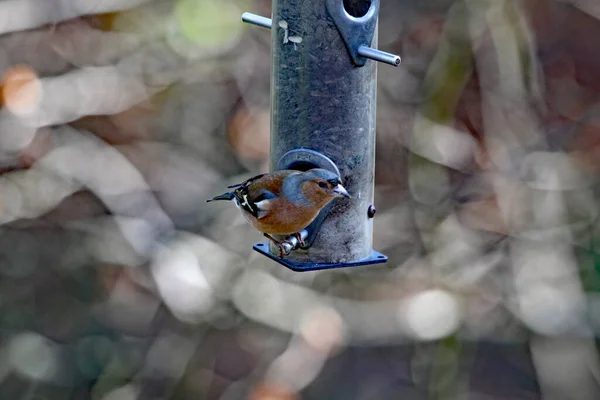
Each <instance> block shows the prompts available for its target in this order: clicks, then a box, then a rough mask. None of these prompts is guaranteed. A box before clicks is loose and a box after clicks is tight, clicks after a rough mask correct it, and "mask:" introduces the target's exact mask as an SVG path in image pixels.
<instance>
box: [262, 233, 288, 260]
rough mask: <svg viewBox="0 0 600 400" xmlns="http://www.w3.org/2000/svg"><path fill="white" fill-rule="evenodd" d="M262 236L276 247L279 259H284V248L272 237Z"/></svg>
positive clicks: (266, 234)
mask: <svg viewBox="0 0 600 400" xmlns="http://www.w3.org/2000/svg"><path fill="white" fill-rule="evenodd" d="M264 235H265V237H266V238H267V239H269V240H270V241H272V242H273V244H274V245H275V246H277V248H278V249H279V258H283V257H285V256H286V255H287V254H288V252H287V251H286V249H285V247H284V246H283V244H282V243H281V242H280V241H279V240H277V239H275V238H274V237H273V236H271V235H269V234H268V233H265V234H264Z"/></svg>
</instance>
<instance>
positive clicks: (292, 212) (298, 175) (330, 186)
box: [207, 168, 350, 257]
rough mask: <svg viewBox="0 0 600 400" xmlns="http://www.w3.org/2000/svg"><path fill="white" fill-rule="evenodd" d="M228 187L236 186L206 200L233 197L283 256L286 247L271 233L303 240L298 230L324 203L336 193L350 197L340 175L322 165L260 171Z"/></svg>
mask: <svg viewBox="0 0 600 400" xmlns="http://www.w3.org/2000/svg"><path fill="white" fill-rule="evenodd" d="M229 188H230V189H234V188H235V190H233V191H232V192H227V193H223V194H222V195H219V196H216V197H214V198H212V199H209V200H207V202H209V201H215V200H233V201H234V203H235V204H236V206H237V207H238V208H240V209H241V210H242V214H243V215H244V217H246V220H247V221H248V222H250V224H252V226H254V227H255V228H256V229H257V230H258V231H260V232H262V233H263V234H264V236H265V237H267V238H268V239H269V240H272V241H273V243H275V245H277V247H278V248H279V251H280V256H281V257H283V256H284V255H285V251H284V248H283V246H282V245H281V242H279V241H278V240H276V239H275V238H273V237H272V236H271V235H294V236H295V237H296V238H297V239H298V242H299V243H302V238H301V236H300V234H299V232H300V231H301V230H302V229H304V228H306V227H307V226H308V225H310V223H311V222H312V221H313V220H314V219H315V218H316V217H317V215H318V214H319V212H320V211H321V209H322V208H323V207H325V206H326V205H327V204H329V202H331V201H332V200H333V199H334V198H336V197H342V196H343V197H346V198H350V195H349V194H348V192H347V191H346V189H345V188H344V187H343V186H342V183H341V181H340V178H339V177H338V176H337V175H336V174H334V173H333V172H330V171H328V170H325V169H320V168H315V169H310V170H308V171H305V172H301V171H294V170H282V171H275V172H272V173H268V174H261V175H258V176H255V177H253V178H250V179H248V180H246V181H244V182H242V183H240V184H237V185H233V186H229Z"/></svg>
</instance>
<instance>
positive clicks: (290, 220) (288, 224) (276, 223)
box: [244, 200, 319, 235]
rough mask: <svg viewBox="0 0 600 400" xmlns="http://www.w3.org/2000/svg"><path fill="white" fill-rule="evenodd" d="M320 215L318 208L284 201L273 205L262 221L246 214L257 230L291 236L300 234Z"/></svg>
mask: <svg viewBox="0 0 600 400" xmlns="http://www.w3.org/2000/svg"><path fill="white" fill-rule="evenodd" d="M318 214H319V209H318V208H315V207H301V206H298V205H295V204H293V203H292V202H289V201H284V200H279V201H277V202H276V203H275V204H273V205H272V208H271V209H270V211H269V214H268V215H267V216H265V217H264V218H261V219H257V218H255V217H254V216H252V215H250V214H248V213H246V212H245V213H244V215H245V217H246V219H247V220H248V222H250V223H251V224H252V226H254V227H255V228H256V229H257V230H259V231H260V232H263V233H268V234H272V235H289V234H292V233H296V232H299V231H301V230H302V229H304V228H306V227H307V226H308V225H310V223H311V222H312V221H313V220H314V219H315V218H316V217H317V215H318Z"/></svg>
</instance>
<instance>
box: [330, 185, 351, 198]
mask: <svg viewBox="0 0 600 400" xmlns="http://www.w3.org/2000/svg"><path fill="white" fill-rule="evenodd" d="M333 193H335V194H336V195H338V196H344V197H346V198H347V199H349V198H350V195H349V194H348V192H347V191H346V189H344V187H343V186H342V185H340V184H338V185H337V186H336V187H334V188H333Z"/></svg>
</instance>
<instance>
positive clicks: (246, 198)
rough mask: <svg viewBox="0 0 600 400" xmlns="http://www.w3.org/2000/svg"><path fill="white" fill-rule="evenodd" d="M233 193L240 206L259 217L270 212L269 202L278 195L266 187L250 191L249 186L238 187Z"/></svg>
mask: <svg viewBox="0 0 600 400" xmlns="http://www.w3.org/2000/svg"><path fill="white" fill-rule="evenodd" d="M233 194H234V196H235V199H236V201H237V204H238V205H239V206H240V208H241V209H243V210H244V211H246V212H248V213H250V214H251V215H253V216H254V217H255V218H258V219H260V218H263V217H264V216H265V215H267V214H268V211H269V209H270V206H269V203H270V202H271V201H272V200H273V199H275V198H277V195H275V194H273V193H272V192H270V191H268V190H266V189H261V190H259V191H258V192H257V191H252V192H250V191H248V187H247V186H243V187H240V188H238V189H236V190H235V191H234V192H233Z"/></svg>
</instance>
